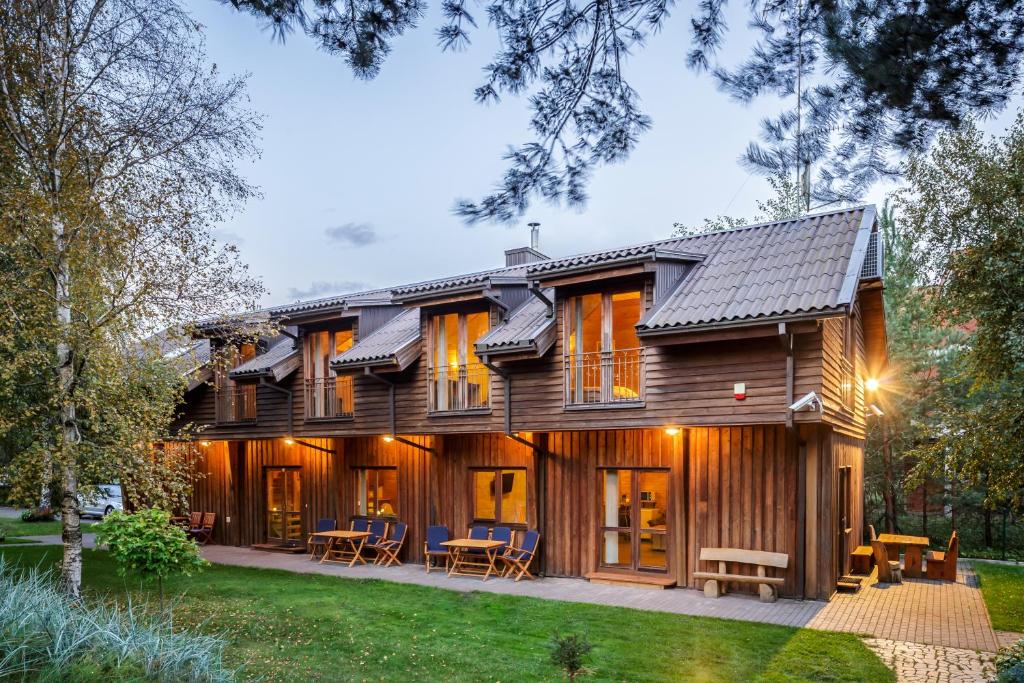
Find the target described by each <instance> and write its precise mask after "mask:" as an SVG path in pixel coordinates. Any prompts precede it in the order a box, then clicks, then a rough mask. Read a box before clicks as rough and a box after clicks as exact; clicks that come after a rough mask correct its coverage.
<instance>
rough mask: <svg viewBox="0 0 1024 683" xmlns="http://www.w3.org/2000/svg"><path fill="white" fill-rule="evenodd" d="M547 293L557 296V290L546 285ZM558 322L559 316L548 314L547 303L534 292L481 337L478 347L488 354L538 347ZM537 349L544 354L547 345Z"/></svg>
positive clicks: (479, 350)
mask: <svg viewBox="0 0 1024 683" xmlns="http://www.w3.org/2000/svg"><path fill="white" fill-rule="evenodd" d="M543 293H544V295H545V296H547V297H548V299H549V300H553V299H554V290H552V289H545V290H543ZM554 325H555V318H554V316H548V306H547V304H545V303H544V302H543V301H541V300H540V299H538V298H537V297H534V296H531V297H530V298H529V299H527V300H526V301H525V302H523V303H522V304H520V305H519V306H518V307H517V308H516V309H515V310H514V311H512V313H511V314H509V317H508V320H506V321H505V322H503V323H502V324H500V325H498V326H497V327H495V328H494V329H493V330H491V331H490V332H488V333H487V334H486V335H484V336H483V337H481V338H480V339H478V340H477V342H476V344H475V346H476V351H477V353H478V354H485V353H499V352H510V351H518V350H520V349H534V348H536V347H537V341H538V339H539V338H541V337H542V336H544V335H545V333H547V332H549V331H550V330H549V328H553V327H554ZM536 350H537V351H538V352H539V353H541V354H542V353H543V352H544V351H546V350H547V349H540V348H537V349H536Z"/></svg>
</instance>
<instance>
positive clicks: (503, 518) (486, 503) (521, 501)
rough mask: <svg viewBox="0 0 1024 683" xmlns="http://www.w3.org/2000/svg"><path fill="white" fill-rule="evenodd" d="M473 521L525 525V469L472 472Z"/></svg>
mask: <svg viewBox="0 0 1024 683" xmlns="http://www.w3.org/2000/svg"><path fill="white" fill-rule="evenodd" d="M473 519H474V520H475V521H478V522H493V523H497V524H522V525H525V524H526V470H525V469H522V468H519V469H493V470H492V469H486V470H473Z"/></svg>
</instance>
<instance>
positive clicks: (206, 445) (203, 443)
mask: <svg viewBox="0 0 1024 683" xmlns="http://www.w3.org/2000/svg"><path fill="white" fill-rule="evenodd" d="M199 445H200V446H202V447H203V448H206V447H208V446H209V445H210V442H209V441H200V442H199Z"/></svg>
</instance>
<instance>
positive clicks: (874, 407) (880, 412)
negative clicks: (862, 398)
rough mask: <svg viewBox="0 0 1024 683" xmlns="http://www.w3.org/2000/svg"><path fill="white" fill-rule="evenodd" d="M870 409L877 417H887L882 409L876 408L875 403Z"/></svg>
mask: <svg viewBox="0 0 1024 683" xmlns="http://www.w3.org/2000/svg"><path fill="white" fill-rule="evenodd" d="M868 408H869V409H870V410H871V412H872V413H874V415H875V417H882V416H883V415H885V413H884V412H882V409H881V408H879V407H878V406H876V405H875V404H874V403H872V404H871V405H869V406H868Z"/></svg>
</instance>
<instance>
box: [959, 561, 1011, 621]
mask: <svg viewBox="0 0 1024 683" xmlns="http://www.w3.org/2000/svg"><path fill="white" fill-rule="evenodd" d="M972 564H973V565H974V571H975V572H976V573H977V574H978V578H979V579H981V594H982V596H984V598H985V605H986V606H987V607H988V614H989V616H990V617H992V628H994V629H996V630H997V631H1016V632H1017V633H1024V567H1013V566H1009V565H1005V564H992V563H989V562H974V563H972Z"/></svg>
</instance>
